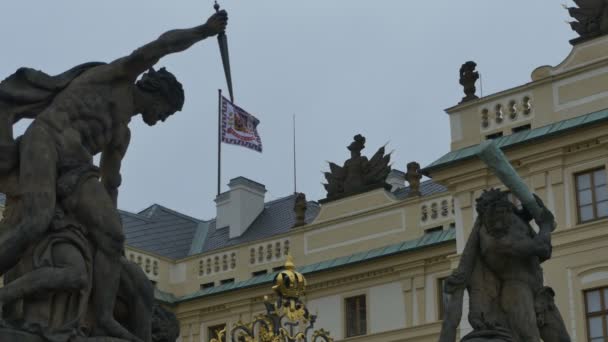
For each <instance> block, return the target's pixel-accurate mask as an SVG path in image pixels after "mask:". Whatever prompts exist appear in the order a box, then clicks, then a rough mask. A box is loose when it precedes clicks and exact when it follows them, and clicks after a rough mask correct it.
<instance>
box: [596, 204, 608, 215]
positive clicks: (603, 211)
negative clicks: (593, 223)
mask: <svg viewBox="0 0 608 342" xmlns="http://www.w3.org/2000/svg"><path fill="white" fill-rule="evenodd" d="M606 216H608V201H604V202H600V203H598V204H597V217H606Z"/></svg>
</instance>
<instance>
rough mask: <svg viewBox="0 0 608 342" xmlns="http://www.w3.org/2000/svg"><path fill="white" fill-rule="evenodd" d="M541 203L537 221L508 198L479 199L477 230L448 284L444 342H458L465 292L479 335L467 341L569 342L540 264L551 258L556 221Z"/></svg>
mask: <svg viewBox="0 0 608 342" xmlns="http://www.w3.org/2000/svg"><path fill="white" fill-rule="evenodd" d="M536 198H537V202H538V205H539V206H540V207H541V208H542V209H541V214H540V215H539V216H538V217H534V218H533V217H532V214H531V213H530V212H528V210H527V209H526V208H523V209H521V210H520V209H517V208H516V207H515V205H514V204H513V203H512V202H511V201H510V200H509V198H508V196H507V192H504V191H500V190H496V189H492V190H489V191H485V192H484V193H483V194H482V195H481V196H480V197H479V198H478V199H477V201H476V210H477V213H478V217H477V220H476V221H475V226H474V227H473V230H472V232H471V234H470V236H469V239H468V241H467V243H466V246H465V248H464V251H463V252H462V256H461V259H460V263H459V265H458V268H457V269H456V270H455V271H454V272H453V273H452V275H451V276H450V277H448V279H447V280H446V285H445V289H444V291H445V292H446V293H447V294H449V295H450V299H449V304H448V307H447V310H446V316H445V317H444V321H443V326H442V331H441V337H440V339H439V341H440V342H454V341H455V336H456V328H457V326H458V323H459V322H460V316H461V315H462V298H463V292H464V289H465V288H466V289H467V290H468V293H469V317H468V318H469V323H470V324H471V326H472V327H473V329H474V331H473V332H472V333H471V334H469V335H467V336H465V337H463V339H462V341H479V342H481V341H513V342H540V339H541V338H542V340H543V341H545V342H567V341H570V337H569V336H568V332H567V331H566V328H565V326H564V322H563V320H562V318H561V315H560V314H559V311H558V309H557V307H556V306H555V303H554V300H553V296H554V293H553V290H552V289H551V288H550V287H546V286H544V284H543V272H542V268H541V263H542V262H544V261H546V260H548V259H549V258H550V257H551V250H552V245H551V232H552V231H553V229H554V228H555V221H554V218H553V214H552V213H551V212H550V211H549V210H548V209H547V208H546V207H545V206H544V205H543V203H542V201H541V200H540V199H539V198H538V197H536ZM531 219H534V220H535V222H536V223H537V225H538V226H539V232H538V233H536V232H535V231H534V230H533V229H532V227H531V226H530V224H529V223H528V222H529V221H530V220H531Z"/></svg>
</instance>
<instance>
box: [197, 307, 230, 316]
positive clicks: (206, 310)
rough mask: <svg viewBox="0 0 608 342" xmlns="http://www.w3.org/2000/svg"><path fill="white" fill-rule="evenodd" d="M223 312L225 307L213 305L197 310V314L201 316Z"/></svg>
mask: <svg viewBox="0 0 608 342" xmlns="http://www.w3.org/2000/svg"><path fill="white" fill-rule="evenodd" d="M224 310H226V305H225V304H220V305H213V306H208V307H206V308H202V309H200V310H198V312H199V313H200V314H201V315H202V314H208V313H214V312H219V311H224Z"/></svg>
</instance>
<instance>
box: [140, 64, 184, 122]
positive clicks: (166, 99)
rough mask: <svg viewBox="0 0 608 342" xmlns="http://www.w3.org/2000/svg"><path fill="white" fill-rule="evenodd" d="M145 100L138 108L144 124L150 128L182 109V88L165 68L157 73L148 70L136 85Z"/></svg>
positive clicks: (151, 69) (152, 69)
mask: <svg viewBox="0 0 608 342" xmlns="http://www.w3.org/2000/svg"><path fill="white" fill-rule="evenodd" d="M136 86H137V88H138V89H139V90H140V91H141V92H143V94H144V98H145V99H146V100H145V101H143V102H144V104H143V105H142V106H141V107H142V108H140V111H141V114H142V117H143V119H144V122H146V123H147V124H148V125H150V126H152V125H154V124H156V123H157V122H158V120H160V121H165V119H167V117H169V116H170V115H173V114H174V113H175V112H177V111H179V110H181V109H182V107H183V105H184V88H183V87H182V84H181V83H180V82H179V81H178V80H177V78H175V76H173V74H172V73H170V72H169V71H167V69H165V68H161V69H159V70H158V71H156V70H154V68H150V70H148V72H147V73H145V74H144V75H143V76H142V77H141V79H140V80H139V81H137V83H136Z"/></svg>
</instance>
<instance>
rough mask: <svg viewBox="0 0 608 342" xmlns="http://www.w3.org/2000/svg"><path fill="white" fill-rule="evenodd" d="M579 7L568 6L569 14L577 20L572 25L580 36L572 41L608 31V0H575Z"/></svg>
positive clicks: (591, 37)
mask: <svg viewBox="0 0 608 342" xmlns="http://www.w3.org/2000/svg"><path fill="white" fill-rule="evenodd" d="M574 2H575V3H576V5H577V6H578V7H566V9H567V10H568V14H570V16H571V17H572V18H574V19H575V21H572V22H570V27H571V28H572V29H573V30H574V31H576V33H578V35H579V37H578V38H575V39H572V40H571V41H570V43H572V44H577V43H579V42H583V41H586V40H589V39H593V38H595V37H599V36H603V35H605V34H606V33H608V1H606V0H574Z"/></svg>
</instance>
